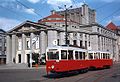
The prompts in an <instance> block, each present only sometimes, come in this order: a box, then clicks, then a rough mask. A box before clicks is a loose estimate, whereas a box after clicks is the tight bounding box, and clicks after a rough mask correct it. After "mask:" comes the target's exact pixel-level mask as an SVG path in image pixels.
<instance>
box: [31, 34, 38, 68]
mask: <svg viewBox="0 0 120 82" xmlns="http://www.w3.org/2000/svg"><path fill="white" fill-rule="evenodd" d="M37 40H38V36H36V37H34V38H32V40H31V53H30V67H31V68H32V53H33V45H34V44H35V42H36V41H37Z"/></svg>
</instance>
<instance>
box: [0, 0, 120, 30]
mask: <svg viewBox="0 0 120 82" xmlns="http://www.w3.org/2000/svg"><path fill="white" fill-rule="evenodd" d="M83 2H86V3H87V4H88V5H89V7H90V8H92V9H95V10H96V13H97V22H98V23H100V24H102V25H103V26H105V25H106V24H108V23H109V22H111V21H112V22H113V23H115V24H116V25H120V0H0V28H2V29H4V30H6V31H8V30H10V29H12V28H14V27H15V26H16V25H18V24H20V23H22V22H24V21H25V20H30V21H34V22H37V20H39V19H41V18H43V17H45V16H48V15H50V11H51V10H53V9H55V10H59V9H58V6H61V7H63V5H65V4H66V5H67V6H70V5H72V6H73V7H80V6H81V5H82V4H83Z"/></svg>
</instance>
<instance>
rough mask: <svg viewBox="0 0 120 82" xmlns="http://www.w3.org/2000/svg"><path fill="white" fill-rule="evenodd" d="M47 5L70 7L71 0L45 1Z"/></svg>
mask: <svg viewBox="0 0 120 82" xmlns="http://www.w3.org/2000/svg"><path fill="white" fill-rule="evenodd" d="M47 4H50V5H66V4H67V5H72V1H71V0H47Z"/></svg>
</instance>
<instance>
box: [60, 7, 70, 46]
mask: <svg viewBox="0 0 120 82" xmlns="http://www.w3.org/2000/svg"><path fill="white" fill-rule="evenodd" d="M58 8H59V9H64V11H65V44H66V45H69V44H68V32H67V26H68V25H67V10H68V9H69V8H72V6H70V7H68V8H67V7H66V5H64V8H62V7H58Z"/></svg>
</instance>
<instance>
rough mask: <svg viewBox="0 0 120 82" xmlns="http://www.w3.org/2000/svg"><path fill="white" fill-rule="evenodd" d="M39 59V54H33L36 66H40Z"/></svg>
mask: <svg viewBox="0 0 120 82" xmlns="http://www.w3.org/2000/svg"><path fill="white" fill-rule="evenodd" d="M38 57H39V54H38V53H32V59H33V60H34V61H35V64H38Z"/></svg>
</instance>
